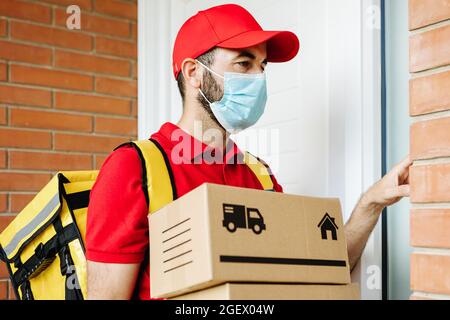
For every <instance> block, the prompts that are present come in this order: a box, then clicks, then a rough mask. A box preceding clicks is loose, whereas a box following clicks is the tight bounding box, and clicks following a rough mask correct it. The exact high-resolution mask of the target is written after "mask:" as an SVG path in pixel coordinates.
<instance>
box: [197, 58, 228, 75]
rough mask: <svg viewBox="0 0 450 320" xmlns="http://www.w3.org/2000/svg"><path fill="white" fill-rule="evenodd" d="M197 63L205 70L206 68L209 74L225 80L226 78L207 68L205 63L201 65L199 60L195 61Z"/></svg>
mask: <svg viewBox="0 0 450 320" xmlns="http://www.w3.org/2000/svg"><path fill="white" fill-rule="evenodd" d="M195 61H197V62H198V63H199V64H200V65H201V66H202V67H203V68H205V69H206V70H208V71H209V72H211V73H212V74H213V75H216V76H218V77H219V78H222V79H225V77H224V76H221V75H220V74H218V73H217V72H215V71H213V70H211V69H210V68H208V67H207V66H205V65H204V64H203V63H201V62H200V61H198V60H197V59H196V60H195Z"/></svg>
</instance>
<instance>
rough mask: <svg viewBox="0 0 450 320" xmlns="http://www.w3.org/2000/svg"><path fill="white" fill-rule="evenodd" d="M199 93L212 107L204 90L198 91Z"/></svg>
mask: <svg viewBox="0 0 450 320" xmlns="http://www.w3.org/2000/svg"><path fill="white" fill-rule="evenodd" d="M198 91H200V94H201V95H202V96H203V98H205V100H206V101H207V102H208V103H209V105H212V103H211V102H210V101H209V100H208V98H207V97H206V96H205V94H204V93H203V91H202V89H198Z"/></svg>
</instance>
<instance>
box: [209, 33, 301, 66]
mask: <svg viewBox="0 0 450 320" xmlns="http://www.w3.org/2000/svg"><path fill="white" fill-rule="evenodd" d="M264 42H267V61H268V62H287V61H289V60H292V59H293V58H295V56H296V55H297V54H298V52H299V50H300V41H299V39H298V37H297V36H296V35H295V33H293V32H290V31H248V32H245V33H241V34H240V35H237V36H235V37H233V38H231V39H228V40H226V41H223V42H221V43H219V44H218V45H217V46H218V47H221V48H227V49H244V48H249V47H253V46H256V45H258V44H261V43H264Z"/></svg>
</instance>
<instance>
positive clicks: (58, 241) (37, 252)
mask: <svg viewBox="0 0 450 320" xmlns="http://www.w3.org/2000/svg"><path fill="white" fill-rule="evenodd" d="M124 145H131V146H133V147H134V148H135V149H136V151H137V153H138V155H139V157H140V159H141V164H142V172H143V177H142V180H143V191H144V194H145V198H146V200H147V203H148V199H151V201H150V204H149V214H150V213H152V212H155V211H156V210H158V209H160V208H162V207H163V206H165V205H166V204H168V203H170V202H171V201H173V200H175V199H176V198H177V194H176V188H175V184H174V180H173V175H172V171H171V168H170V165H169V162H168V159H167V156H166V154H165V153H164V151H163V150H162V148H161V146H160V145H159V144H158V143H157V142H156V141H154V140H142V141H135V142H127V143H125V144H122V145H120V146H119V147H117V148H120V147H122V146H124ZM117 148H116V149H117ZM244 162H245V164H247V165H248V167H249V168H250V169H251V170H252V171H253V173H254V174H255V175H256V177H257V178H258V179H259V181H260V182H261V184H262V186H263V188H264V189H265V190H273V183H272V179H271V177H270V174H269V171H268V168H267V167H266V165H265V164H264V163H263V162H261V161H260V160H259V159H257V158H256V157H254V156H252V155H251V154H250V153H246V154H245V156H244ZM97 175H98V171H97V170H92V171H65V172H58V173H57V174H56V175H55V176H54V177H53V178H52V179H51V180H50V182H49V183H48V184H47V185H46V186H45V187H44V188H43V189H42V190H41V191H40V192H39V193H38V194H37V195H36V196H35V197H34V199H33V200H32V201H31V202H30V203H29V204H28V205H27V206H26V207H25V208H24V209H23V210H22V211H21V212H20V213H19V214H18V215H17V217H16V218H15V219H14V220H13V221H12V222H11V223H10V225H9V226H8V227H7V228H6V229H5V230H4V231H3V232H2V233H1V234H0V259H1V260H3V261H4V262H5V263H6V266H7V269H8V271H9V275H10V279H11V282H12V286H13V288H14V291H15V293H16V297H17V299H21V300H42V299H45V300H82V299H84V298H86V296H87V276H86V273H87V272H86V258H85V247H84V243H85V234H86V216H87V207H88V204H89V194H90V191H91V189H92V187H93V185H94V183H95V180H96V178H97ZM155 186H157V187H155Z"/></svg>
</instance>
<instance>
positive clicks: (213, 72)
mask: <svg viewBox="0 0 450 320" xmlns="http://www.w3.org/2000/svg"><path fill="white" fill-rule="evenodd" d="M195 61H197V62H198V64H200V65H201V66H202V67H203V68H205V69H206V70H208V71H209V72H211V73H212V74H214V75H216V76H218V77H219V78H222V79H225V77H223V76H221V75H220V74H218V73H217V72H215V71H213V70H211V69H210V68H208V67H207V66H205V65H204V64H203V63H201V62H200V61H198V60H197V59H195ZM198 91H200V94H201V95H202V96H203V98H205V100H206V101H207V102H208V103H209V105H211V104H212V103H211V102H210V101H209V100H208V98H207V97H206V96H205V94H204V93H203V91H202V89H198Z"/></svg>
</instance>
